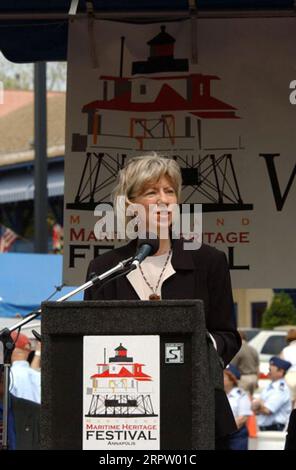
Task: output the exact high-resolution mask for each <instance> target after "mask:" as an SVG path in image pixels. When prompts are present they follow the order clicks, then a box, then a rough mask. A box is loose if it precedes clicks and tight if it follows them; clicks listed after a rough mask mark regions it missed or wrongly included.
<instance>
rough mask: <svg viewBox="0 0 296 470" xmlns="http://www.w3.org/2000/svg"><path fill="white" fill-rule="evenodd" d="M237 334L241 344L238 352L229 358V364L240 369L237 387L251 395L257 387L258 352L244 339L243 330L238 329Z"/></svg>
mask: <svg viewBox="0 0 296 470" xmlns="http://www.w3.org/2000/svg"><path fill="white" fill-rule="evenodd" d="M239 334H240V336H241V339H242V345H241V348H240V350H239V352H238V353H237V354H236V355H235V356H234V358H233V359H232V360H231V364H233V365H234V366H235V367H236V368H237V369H238V370H239V371H240V374H241V376H240V381H239V387H240V388H242V389H244V390H246V391H247V392H249V394H250V396H251V397H252V396H253V393H254V391H255V390H256V388H257V387H258V373H259V354H258V352H257V351H256V349H255V348H253V346H250V345H249V343H248V342H247V341H246V337H245V335H244V332H243V331H239Z"/></svg>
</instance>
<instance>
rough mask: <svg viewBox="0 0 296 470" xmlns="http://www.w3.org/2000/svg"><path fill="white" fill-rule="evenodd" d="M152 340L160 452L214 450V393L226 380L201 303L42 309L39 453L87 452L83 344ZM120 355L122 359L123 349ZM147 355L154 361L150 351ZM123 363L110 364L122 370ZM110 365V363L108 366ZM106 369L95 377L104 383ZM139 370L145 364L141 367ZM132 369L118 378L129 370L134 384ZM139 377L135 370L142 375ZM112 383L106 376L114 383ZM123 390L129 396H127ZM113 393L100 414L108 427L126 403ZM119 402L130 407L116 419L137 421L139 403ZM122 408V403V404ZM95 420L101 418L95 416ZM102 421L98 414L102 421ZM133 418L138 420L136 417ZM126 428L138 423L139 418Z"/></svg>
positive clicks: (49, 305)
mask: <svg viewBox="0 0 296 470" xmlns="http://www.w3.org/2000/svg"><path fill="white" fill-rule="evenodd" d="M150 335H155V337H159V358H154V359H156V360H157V362H159V413H157V415H158V418H157V419H159V448H160V450H176V449H179V450H189V449H193V450H202V449H214V445H215V439H214V435H215V418H214V415H215V405H214V394H215V393H214V392H215V388H217V387H223V373H222V367H221V365H220V363H219V358H218V355H217V353H216V351H215V349H214V347H213V345H212V343H211V340H209V337H208V334H207V331H206V328H205V319H204V311H203V303H202V301H200V300H162V301H160V302H159V301H157V302H155V301H138V300H135V301H134V300H133V301H96V302H94V301H92V302H89V301H85V302H64V303H59V302H44V303H43V304H42V350H43V352H42V407H41V447H42V449H54V450H59V449H70V450H72V449H73V450H74V449H77V450H79V449H82V448H83V447H82V441H83V438H82V437H83V436H82V434H83V419H84V417H85V413H84V412H83V393H84V387H83V380H84V378H83V347H84V346H83V344H84V337H89V336H91V337H94V336H95V337H98V341H100V338H103V337H104V338H106V337H107V336H108V337H110V339H111V340H112V337H119V336H123V337H127V336H128V337H131V338H130V342H132V340H133V338H138V339H139V337H141V336H142V337H143V340H144V339H145V338H146V337H148V336H150ZM140 339H141V338H140ZM116 344H117V343H116ZM176 345H177V349H178V348H179V349H180V350H181V356H180V355H179V356H178V354H174V352H175V353H176ZM174 347H175V348H174ZM117 349H119V352H118V351H117V353H118V354H122V352H121V351H120V348H117ZM121 349H123V353H124V348H123V346H121ZM177 352H179V350H178V351H177ZM149 354H153V351H150V352H149ZM109 356H110V354H109ZM177 356H178V357H177ZM121 359H122V358H117V359H116V358H115V359H112V360H113V361H117V362H118V360H121ZM128 360H129V361H131V360H132V358H124V361H128ZM106 361H107V359H105V361H104V363H106ZM104 363H102V367H103V368H102V370H103V371H104V372H103V373H100V374H97V375H94V377H99V378H102V377H106V375H107V374H109V372H106V367H107V366H106V364H105V365H104ZM111 365H112V364H111ZM115 365H116V364H115ZM115 365H114V367H115ZM140 366H141V367H142V366H143V364H140V365H137V367H140ZM129 367H131V364H128V363H126V367H124V369H122V368H121V371H122V370H124V371H125V373H126V375H127V376H128V374H129V375H130V377H131V373H130V372H129V373H128V370H136V369H129ZM134 367H135V366H134ZM114 370H115V369H114ZM139 370H140V369H137V371H138V372H139ZM114 376H115V375H114V374H113V375H112V374H109V377H114ZM138 376H139V374H138ZM143 377H144V379H146V377H147V374H146V375H145V376H144V375H142V379H141V380H142V381H143V380H144V379H143ZM92 380H93V379H92ZM122 380H123V379H122ZM147 380H150V379H147ZM108 383H109V384H110V385H109V386H111V387H115V385H114V379H112V383H111V379H109V382H108ZM126 384H127V381H125V382H124V386H125V387H127V386H128V385H126ZM140 385H141V386H142V384H140ZM96 386H97V387H99V386H100V385H96ZM105 386H106V385H105ZM133 386H134V384H133ZM123 390H124V392H126V388H125V389H123ZM112 391H113V392H114V394H113V398H112V397H111V398H110V396H108V397H107V395H106V400H105V408H103V410H105V411H103V414H104V413H106V418H108V416H109V417H110V418H111V419H109V422H111V423H112V418H114V413H117V409H119V405H118V403H119V401H120V400H121V398H120V399H118V396H117V395H116V394H115V393H116V392H115V389H114V388H113V390H112ZM120 396H121V394H120ZM133 396H134V395H133ZM146 396H147V395H146ZM107 399H108V400H107ZM116 400H117V401H116ZM118 400H119V401H118ZM122 400H125V402H124V405H123V408H120V409H121V410H123V411H121V415H119V416H125V414H126V413H127V414H129V413H133V412H134V411H133V410H136V408H135V407H134V408H131V406H135V402H136V400H135V399H131V398H129V395H127V398H126V397H125V398H123V399H122ZM122 400H121V401H120V403H123V401H122ZM106 403H107V405H106ZM112 406H113V408H110V410H113V411H110V413H112V415H108V413H109V411H108V410H109V408H108V407H112ZM129 410H132V411H129ZM145 412H147V411H145ZM96 413H97V414H96V416H98V412H97V411H96ZM103 414H102V413H101V414H100V416H101V419H103V418H102V416H103ZM148 414H149V413H148ZM136 416H137V417H138V416H139V413H137V415H136ZM129 417H130V418H132V417H133V416H129ZM144 418H145V416H144ZM98 419H99V418H97V420H98ZM129 422H136V418H135V419H134V420H129ZM145 422H149V419H148V418H147V419H146V420H145ZM110 450H120V451H122V450H127V449H124V448H116V449H114V448H112V449H110ZM128 450H132V449H131V448H129V449H128Z"/></svg>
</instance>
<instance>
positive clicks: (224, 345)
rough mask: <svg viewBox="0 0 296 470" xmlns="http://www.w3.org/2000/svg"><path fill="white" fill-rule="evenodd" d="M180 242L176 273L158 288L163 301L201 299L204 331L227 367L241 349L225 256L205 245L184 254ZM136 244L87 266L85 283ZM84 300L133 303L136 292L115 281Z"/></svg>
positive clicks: (174, 261) (176, 243) (91, 291)
mask: <svg viewBox="0 0 296 470" xmlns="http://www.w3.org/2000/svg"><path fill="white" fill-rule="evenodd" d="M183 243H184V242H183V240H172V260H171V262H172V266H173V268H174V269H175V271H176V273H175V274H173V275H172V276H171V277H169V278H168V279H166V280H165V281H164V282H163V284H162V288H161V295H162V298H163V299H201V300H203V302H204V310H205V320H206V327H207V329H208V331H209V332H210V333H211V334H212V335H213V337H214V338H215V340H216V343H217V349H218V354H219V355H220V357H222V359H223V362H224V364H225V365H227V364H228V363H229V362H230V361H231V359H232V358H233V357H234V356H235V354H236V353H237V351H238V350H239V349H240V346H241V339H240V336H239V334H238V332H237V330H236V328H235V324H234V310H233V299H232V291H231V282H230V275H229V270H228V265H227V260H226V256H225V254H224V253H223V252H222V251H219V250H217V249H216V248H212V247H210V246H208V245H202V246H201V248H200V249H199V250H184V249H183ZM136 246H137V242H136V240H133V241H132V242H130V243H129V244H127V245H125V246H122V247H120V248H117V249H114V250H112V251H109V252H107V253H104V254H103V255H101V256H99V257H97V258H95V259H94V260H93V261H91V262H90V265H89V267H88V271H87V279H89V278H90V277H91V274H92V273H96V274H101V273H103V272H104V271H106V270H107V269H109V268H111V267H113V266H115V265H116V264H117V263H118V262H119V261H121V260H123V259H126V258H129V257H131V256H133V255H134V254H135V251H136ZM84 299H85V300H136V299H139V297H138V295H137V293H136V291H135V290H134V288H133V286H132V285H131V283H130V282H129V280H128V279H127V278H126V277H121V278H119V279H115V280H114V281H112V282H110V283H108V284H107V285H106V286H105V287H103V288H102V289H101V290H100V291H99V286H98V284H97V285H95V286H93V287H91V288H90V289H88V290H87V291H85V294H84Z"/></svg>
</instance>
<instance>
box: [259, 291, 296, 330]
mask: <svg viewBox="0 0 296 470" xmlns="http://www.w3.org/2000/svg"><path fill="white" fill-rule="evenodd" d="M281 325H296V308H295V306H294V303H293V300H292V298H291V297H290V295H289V294H287V293H286V292H280V293H279V294H275V296H274V297H273V300H272V303H271V305H270V306H269V307H268V308H267V309H266V310H265V312H264V313H263V317H262V325H261V326H262V328H274V327H275V326H281Z"/></svg>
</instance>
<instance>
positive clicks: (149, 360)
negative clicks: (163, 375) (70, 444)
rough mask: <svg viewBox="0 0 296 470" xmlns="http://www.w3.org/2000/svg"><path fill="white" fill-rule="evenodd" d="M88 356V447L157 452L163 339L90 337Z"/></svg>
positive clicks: (85, 401)
mask: <svg viewBox="0 0 296 470" xmlns="http://www.w3.org/2000/svg"><path fill="white" fill-rule="evenodd" d="M83 352H84V369H83V374H84V393H83V415H84V416H83V428H84V429H83V443H84V448H85V449H96V448H98V449H105V448H107V449H110V446H112V445H122V446H124V445H132V446H134V447H133V448H134V449H135V448H141V447H142V446H143V445H144V448H146V449H148V448H151V449H157V448H158V441H159V420H160V416H159V415H160V409H159V395H160V390H159V388H160V380H159V336H86V337H84V351H83ZM98 358H104V360H103V361H102V362H98ZM115 443H116V444H115ZM139 446H140V447H139Z"/></svg>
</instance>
